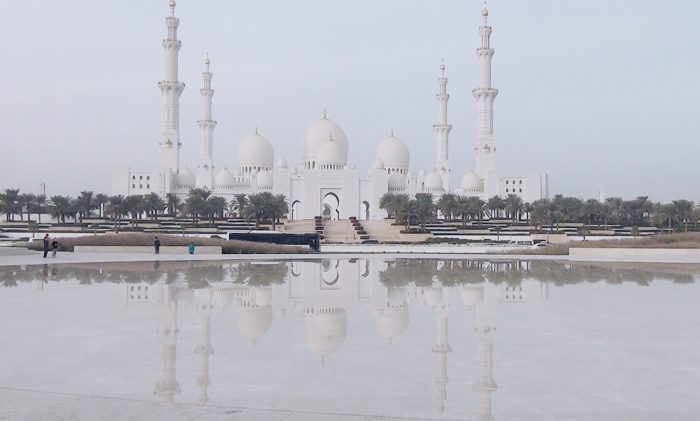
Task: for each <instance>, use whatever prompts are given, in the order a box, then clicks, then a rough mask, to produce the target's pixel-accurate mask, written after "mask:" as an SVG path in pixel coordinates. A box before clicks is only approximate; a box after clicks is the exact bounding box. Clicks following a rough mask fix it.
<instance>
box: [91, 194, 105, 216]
mask: <svg viewBox="0 0 700 421" xmlns="http://www.w3.org/2000/svg"><path fill="white" fill-rule="evenodd" d="M108 201H109V196H107V195H106V194H104V193H98V194H96V195H95V198H94V199H93V203H94V205H95V209H97V210H98V212H99V216H100V218H104V216H105V205H106V204H107V202H108Z"/></svg>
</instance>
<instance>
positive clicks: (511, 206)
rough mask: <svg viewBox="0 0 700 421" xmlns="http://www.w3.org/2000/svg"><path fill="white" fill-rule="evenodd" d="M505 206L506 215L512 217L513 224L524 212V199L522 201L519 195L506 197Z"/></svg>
mask: <svg viewBox="0 0 700 421" xmlns="http://www.w3.org/2000/svg"><path fill="white" fill-rule="evenodd" d="M503 205H504V206H503V207H504V209H505V211H506V214H507V215H508V216H510V219H511V220H512V221H513V223H515V222H517V220H518V219H519V218H520V214H521V213H522V211H523V206H524V204H523V199H521V198H520V196H518V195H515V194H509V195H508V197H506V200H505V201H504V204H503Z"/></svg>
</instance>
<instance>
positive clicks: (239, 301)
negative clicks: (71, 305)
mask: <svg viewBox="0 0 700 421" xmlns="http://www.w3.org/2000/svg"><path fill="white" fill-rule="evenodd" d="M527 265H528V263H527V262H501V263H489V262H479V261H447V262H438V261H435V260H418V261H417V260H397V261H389V262H384V261H380V260H336V259H325V260H323V261H321V262H320V263H319V262H311V261H300V262H290V263H273V264H270V263H260V264H255V263H243V264H234V265H231V266H230V267H229V268H228V270H229V271H228V276H226V277H225V279H224V280H223V281H217V282H212V283H209V284H207V283H206V282H205V283H203V284H202V283H200V282H199V280H194V279H190V278H191V277H192V276H204V277H206V274H205V271H204V270H199V271H183V272H181V273H182V274H183V275H184V276H182V277H180V278H178V279H176V280H173V279H170V280H169V281H165V280H161V281H159V282H157V283H155V284H151V285H149V284H148V283H141V284H128V285H127V286H126V288H127V301H128V302H129V303H136V302H144V303H153V304H155V305H157V306H159V308H160V316H161V318H160V322H159V329H158V335H159V339H160V346H161V360H162V364H161V370H160V377H159V380H158V381H157V383H156V386H155V393H156V394H157V395H159V396H160V397H161V398H162V399H163V400H165V401H174V396H175V395H177V394H178V393H180V387H179V383H178V380H177V376H176V369H175V367H176V356H177V336H178V306H183V305H184V306H194V308H196V309H197V311H198V314H199V330H200V332H199V341H198V344H197V346H196V348H195V349H194V353H195V354H196V355H197V357H198V359H199V368H198V376H197V384H198V387H199V401H200V402H202V403H205V402H207V401H208V387H209V385H210V378H209V369H210V367H209V357H210V355H211V354H212V353H213V352H214V348H213V346H212V338H211V312H212V310H213V309H214V308H218V309H222V310H223V309H226V310H227V311H228V309H233V310H234V311H235V313H236V315H237V316H236V322H235V325H236V329H237V331H238V332H239V334H240V335H241V336H242V337H244V338H246V339H247V340H249V341H251V342H253V343H254V342H255V341H257V340H259V339H260V338H262V337H263V336H264V335H265V334H266V332H267V331H268V330H269V329H270V327H271V326H272V324H273V321H274V319H275V317H286V316H287V315H288V314H297V315H298V318H299V322H300V323H301V325H302V332H303V340H304V342H305V343H306V345H307V347H308V348H309V350H310V352H311V353H312V355H314V356H315V358H318V359H319V360H320V362H321V363H322V364H326V361H327V359H329V358H331V357H332V355H333V354H334V353H335V352H336V351H337V350H338V349H339V348H340V347H341V346H342V345H343V343H344V341H345V339H346V336H347V331H348V322H347V311H353V310H354V309H355V308H357V307H360V308H361V307H370V308H371V311H372V315H373V318H374V321H375V326H376V330H377V332H378V334H379V335H381V336H383V337H384V338H386V339H387V340H388V341H389V342H393V341H394V340H395V339H397V338H398V337H400V336H401V335H402V334H403V333H404V331H405V330H406V328H407V327H408V324H409V313H410V311H409V308H410V306H409V305H410V304H417V305H422V306H429V307H430V308H432V311H433V314H434V318H435V339H434V344H433V346H432V352H433V353H434V355H435V361H436V364H437V366H436V372H435V373H436V374H435V383H436V391H435V393H436V398H437V408H438V410H439V411H441V412H442V411H443V410H444V409H445V405H446V402H447V397H448V390H447V389H448V387H447V385H448V383H449V379H448V354H449V353H450V352H451V351H452V348H451V346H450V341H449V325H448V321H449V316H450V307H451V306H452V305H465V306H467V307H468V308H469V309H470V310H472V311H473V313H474V316H475V319H474V339H475V345H476V347H475V350H476V361H475V363H476V368H477V378H476V380H475V383H474V386H473V389H474V391H475V392H476V396H477V397H478V401H479V405H478V406H479V407H478V419H483V420H488V419H492V416H491V412H492V410H491V408H492V405H491V396H492V394H493V393H494V391H496V390H497V385H496V382H495V381H494V378H493V377H494V376H493V340H494V333H495V330H496V329H495V326H494V322H493V312H494V310H495V309H496V308H497V307H498V306H499V305H502V304H509V303H523V302H528V301H533V300H536V301H539V300H543V299H547V296H548V289H547V284H545V283H541V282H536V281H525V282H520V280H521V279H520V278H519V280H518V281H517V282H509V281H508V280H507V279H508V275H506V274H508V273H524V272H525V271H526V270H527ZM211 270H212V271H221V270H222V267H221V266H218V267H214V268H212V269H211ZM409 273H410V275H409ZM499 276H500V277H501V278H500V279H505V281H504V282H499V283H494V282H493V280H495V279H497V277H499ZM219 278H220V276H219ZM438 279H440V280H439V281H438ZM285 280H286V282H285ZM486 280H490V281H489V282H485V281H486ZM192 285H197V286H198V287H200V288H194V287H192ZM451 297H455V298H456V297H460V298H461V304H456V303H454V302H453V300H451ZM455 301H456V300H455Z"/></svg>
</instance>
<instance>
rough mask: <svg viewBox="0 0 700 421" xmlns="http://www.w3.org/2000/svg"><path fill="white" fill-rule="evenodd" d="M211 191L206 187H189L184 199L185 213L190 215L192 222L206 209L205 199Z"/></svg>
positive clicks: (204, 212)
mask: <svg viewBox="0 0 700 421" xmlns="http://www.w3.org/2000/svg"><path fill="white" fill-rule="evenodd" d="M209 196H211V192H210V191H209V190H206V189H200V188H195V189H190V192H189V194H188V195H187V199H185V214H186V215H190V216H191V217H192V222H197V218H198V217H199V216H201V215H203V214H206V211H207V199H209Z"/></svg>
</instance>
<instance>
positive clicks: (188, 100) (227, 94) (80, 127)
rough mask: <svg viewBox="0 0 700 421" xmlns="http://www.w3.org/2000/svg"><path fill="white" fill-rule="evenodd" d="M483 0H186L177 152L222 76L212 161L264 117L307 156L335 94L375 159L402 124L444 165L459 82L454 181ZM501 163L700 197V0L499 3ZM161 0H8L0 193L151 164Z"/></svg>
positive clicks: (229, 152)
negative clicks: (311, 135)
mask: <svg viewBox="0 0 700 421" xmlns="http://www.w3.org/2000/svg"><path fill="white" fill-rule="evenodd" d="M481 4H482V2H481V1H480V0H382V1H376V0H354V1H338V0H295V1H288V0H257V1H250V0H237V1H230V0H196V1H194V0H179V1H178V6H177V12H176V13H177V16H178V17H179V18H180V29H179V38H180V39H181V40H182V43H183V46H182V49H181V50H180V80H181V81H183V82H184V83H185V84H186V85H187V87H186V89H185V91H184V92H183V94H182V97H181V104H182V105H181V137H182V141H183V148H182V151H181V160H182V162H183V163H184V164H185V165H187V166H189V168H195V162H196V160H197V157H198V141H199V137H198V133H199V131H198V127H197V124H196V120H197V119H198V118H199V112H200V110H199V107H200V103H201V100H200V95H199V89H200V87H201V83H202V82H201V72H202V71H203V60H204V56H205V54H206V52H209V53H210V55H211V60H212V65H211V69H212V71H213V72H214V80H213V87H214V89H215V90H216V93H215V95H214V118H215V119H216V120H217V121H218V126H217V128H216V131H215V133H214V150H215V164H216V165H217V166H218V167H219V168H221V167H222V166H223V165H227V166H228V167H229V168H233V167H235V166H236V163H237V157H236V155H237V147H238V145H239V144H240V142H241V141H242V140H243V139H244V138H245V137H246V136H248V135H251V134H252V133H254V132H255V128H256V127H258V128H259V131H260V133H261V134H262V135H264V136H265V137H266V138H268V139H269V140H270V142H271V143H272V144H273V146H274V148H275V154H276V159H277V158H280V157H285V158H286V159H287V160H288V161H289V162H290V163H291V164H294V165H298V164H300V163H301V157H300V154H301V139H302V135H303V132H304V130H305V128H306V127H308V126H309V125H310V124H311V123H313V122H314V121H316V120H317V119H319V118H320V117H321V116H322V114H323V110H324V108H325V109H327V110H328V116H329V118H331V119H332V120H334V121H335V122H336V123H338V124H339V125H340V126H341V127H343V129H344V130H345V132H346V134H347V136H348V139H349V145H350V151H349V163H350V164H351V165H355V166H357V167H358V168H360V169H362V170H365V169H369V168H370V167H371V166H372V163H373V162H374V160H375V156H374V150H375V147H376V145H377V143H378V142H379V141H381V140H382V139H383V138H384V137H386V136H387V135H388V134H389V133H390V131H391V130H392V129H393V130H394V131H395V133H396V135H397V136H398V137H399V138H401V139H402V140H403V141H404V142H405V143H406V144H407V145H408V146H409V148H410V150H411V169H412V171H416V172H417V171H418V170H419V169H421V168H422V169H426V170H430V169H432V168H433V166H434V161H435V135H434V134H433V130H432V126H433V124H435V121H436V119H437V104H436V101H435V93H436V92H437V76H438V67H439V65H440V60H441V59H444V60H445V64H446V66H447V76H448V78H449V85H448V91H449V93H450V95H451V98H450V104H449V120H450V123H451V124H452V125H453V131H452V134H451V137H450V154H451V165H452V170H453V174H454V175H453V181H452V183H453V185H456V184H457V183H459V179H460V178H461V176H462V175H463V174H464V173H465V172H466V171H469V170H472V169H473V168H474V166H475V158H474V155H473V147H474V143H475V140H476V108H475V101H474V99H473V97H472V95H471V90H472V89H473V88H474V87H476V85H477V81H478V74H477V62H476V57H475V49H476V48H477V46H478V44H479V35H478V27H479V26H480V24H481V22H482V21H481ZM489 9H490V20H489V23H490V24H491V26H493V30H494V32H493V36H492V45H493V46H494V48H495V50H496V54H495V56H494V61H493V69H494V75H493V84H494V87H496V88H498V89H499V91H500V92H499V95H498V98H497V99H496V105H495V117H494V124H495V135H496V145H497V148H498V155H497V163H496V165H497V168H498V169H499V171H500V172H504V173H513V172H515V173H520V172H529V173H532V172H546V173H548V174H549V177H550V193H552V194H555V193H561V194H565V195H573V196H578V197H582V198H589V197H598V195H599V192H600V191H603V192H604V194H605V195H607V196H622V197H625V198H632V197H635V196H638V195H648V196H650V197H651V199H653V200H659V201H669V200H673V199H678V198H688V199H691V200H695V201H697V202H700V189H699V188H698V179H700V166H698V165H697V163H696V161H697V158H698V157H699V156H700V113H699V111H700V81H699V78H698V75H700V29H698V27H697V21H698V19H700V3H698V2H697V1H691V0H678V1H673V2H658V1H650V0H638V1H635V2H629V1H619V0H618V1H611V0H567V1H562V0H529V1H522V0H491V1H490V2H489ZM168 12H169V11H168V7H167V1H166V0H147V1H146V0H119V1H105V0H100V1H98V0H63V1H60V2H57V1H53V2H48V1H45V0H4V1H3V2H2V13H0V28H2V29H1V30H0V31H2V33H3V35H4V36H3V39H4V42H3V46H2V47H1V48H0V63H1V64H0V82H1V83H0V189H5V188H10V187H13V188H20V189H21V190H22V191H26V192H37V193H38V192H40V191H41V187H40V183H42V182H46V191H47V194H48V195H54V194H71V195H76V194H77V193H79V192H80V191H81V190H94V191H97V192H105V193H107V194H109V193H110V191H111V178H112V175H113V173H114V171H116V170H117V169H118V168H122V167H132V168H139V169H151V168H155V167H156V166H157V165H158V158H159V154H158V141H159V136H160V129H161V125H162V124H161V113H162V111H161V107H162V99H161V94H160V91H159V90H158V88H157V85H156V84H157V81H158V80H160V79H162V78H163V57H164V54H163V47H162V45H161V41H162V38H163V37H164V36H165V22H164V19H165V16H166V15H167V14H168Z"/></svg>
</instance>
